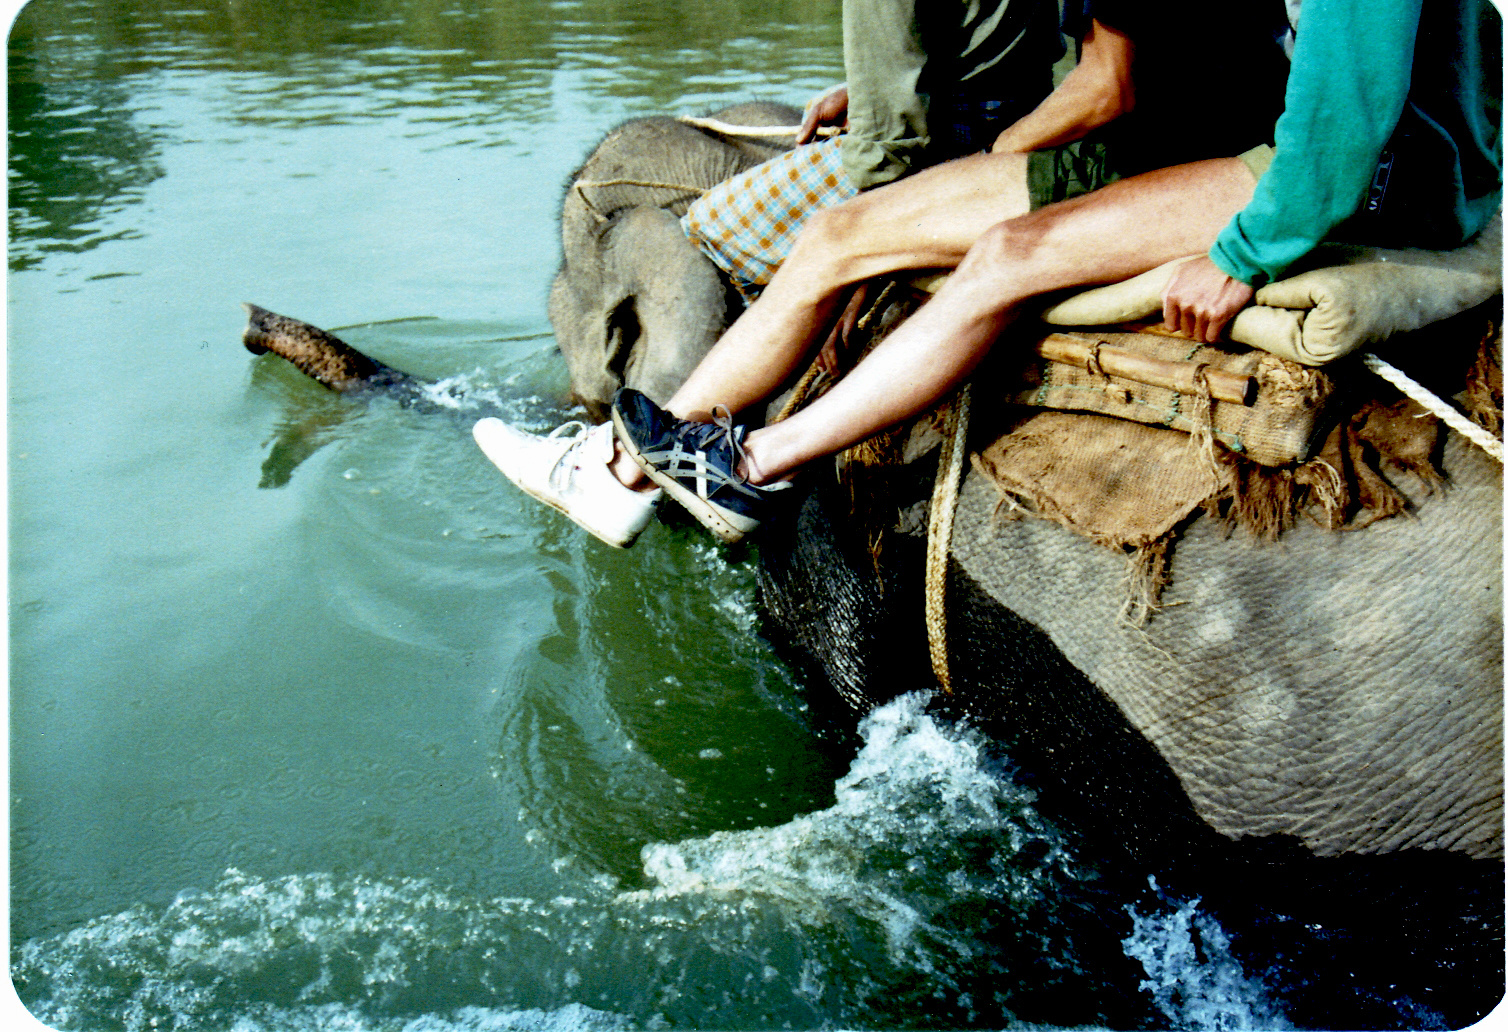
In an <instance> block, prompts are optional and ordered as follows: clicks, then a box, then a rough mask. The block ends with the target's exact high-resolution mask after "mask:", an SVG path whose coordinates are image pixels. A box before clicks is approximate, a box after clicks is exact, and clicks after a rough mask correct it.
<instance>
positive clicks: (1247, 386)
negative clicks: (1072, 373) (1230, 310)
mask: <svg viewBox="0 0 1508 1032" xmlns="http://www.w3.org/2000/svg"><path fill="white" fill-rule="evenodd" d="M1037 354H1039V355H1041V356H1042V357H1043V358H1046V359H1048V360H1050V361H1053V362H1062V363H1063V364H1064V365H1071V366H1077V367H1078V368H1080V369H1088V368H1090V363H1091V362H1092V361H1093V360H1094V359H1095V358H1096V357H1098V359H1099V363H1100V368H1101V369H1102V370H1104V372H1105V374H1106V375H1107V376H1119V377H1121V378H1122V379H1125V380H1134V381H1136V382H1137V383H1144V384H1148V385H1150V386H1152V387H1166V388H1168V389H1169V390H1174V391H1177V392H1178V393H1179V394H1201V393H1203V391H1202V389H1201V388H1200V387H1199V386H1198V384H1197V383H1196V379H1197V374H1198V372H1199V371H1200V369H1201V368H1202V369H1203V370H1204V376H1205V380H1206V382H1207V383H1208V384H1209V391H1210V397H1212V398H1214V399H1215V400H1217V401H1229V402H1234V403H1235V404H1237V405H1250V404H1251V403H1252V402H1253V401H1254V400H1255V399H1256V396H1257V380H1256V377H1254V376H1247V375H1245V374H1243V373H1231V372H1226V371H1225V370H1223V369H1212V368H1210V367H1209V366H1208V365H1205V364H1203V363H1200V362H1179V361H1175V360H1172V359H1164V358H1153V357H1151V356H1150V355H1139V354H1137V353H1136V352H1134V351H1128V350H1126V349H1125V348H1118V347H1115V346H1114V345H1113V344H1098V345H1096V344H1095V343H1093V342H1091V341H1087V340H1084V339H1082V338H1079V337H1070V336H1068V335H1067V334H1063V333H1050V334H1048V335H1047V336H1046V337H1044V338H1043V339H1042V340H1041V341H1040V342H1039V343H1038V344H1037Z"/></svg>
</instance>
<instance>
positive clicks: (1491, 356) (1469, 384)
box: [1461, 318, 1503, 437]
mask: <svg viewBox="0 0 1508 1032" xmlns="http://www.w3.org/2000/svg"><path fill="white" fill-rule="evenodd" d="M1461 400H1462V402H1463V403H1464V404H1465V406H1466V414H1467V415H1468V416H1470V417H1471V419H1472V421H1473V422H1475V423H1476V424H1477V425H1478V426H1480V427H1481V428H1482V429H1484V430H1487V431H1488V432H1490V433H1494V434H1497V435H1498V436H1499V437H1501V436H1502V435H1503V322H1502V319H1501V318H1498V319H1494V320H1492V321H1491V322H1489V323H1488V324H1487V332H1486V333H1484V334H1483V335H1482V341H1481V343H1480V344H1479V345H1478V346H1477V357H1476V361H1475V362H1473V363H1472V367H1471V372H1470V373H1468V374H1467V378H1466V390H1465V392H1464V394H1463V395H1462V399H1461Z"/></svg>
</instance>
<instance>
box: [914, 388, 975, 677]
mask: <svg viewBox="0 0 1508 1032" xmlns="http://www.w3.org/2000/svg"><path fill="white" fill-rule="evenodd" d="M968 436H969V385H968V384H964V386H963V389H962V390H960V391H959V392H958V397H957V398H956V399H955V400H954V402H953V409H952V411H951V412H950V413H949V414H948V426H947V430H946V432H945V434H944V437H943V449H942V455H941V457H940V458H939V461H938V464H937V480H936V482H935V483H934V484H933V486H932V505H931V511H930V513H929V515H928V518H927V571H926V581H925V589H926V613H927V650H928V652H929V653H930V654H931V656H932V673H933V674H934V675H936V677H937V683H938V684H939V685H941V686H942V690H943V691H944V692H952V691H953V680H952V676H951V674H950V673H949V670H948V624H947V606H946V603H947V591H948V548H949V545H951V543H952V540H953V514H954V511H955V510H956V508H957V505H958V485H959V481H960V480H961V479H962V476H963V459H964V453H965V451H966V449H965V448H964V442H965V441H966V440H967V439H968Z"/></svg>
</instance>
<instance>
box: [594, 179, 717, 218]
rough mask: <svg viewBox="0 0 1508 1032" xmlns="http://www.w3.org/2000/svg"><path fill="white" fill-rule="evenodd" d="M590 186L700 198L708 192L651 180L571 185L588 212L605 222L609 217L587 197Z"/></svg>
mask: <svg viewBox="0 0 1508 1032" xmlns="http://www.w3.org/2000/svg"><path fill="white" fill-rule="evenodd" d="M589 186H590V187H594V188H595V187H599V186H642V187H646V188H648V189H651V190H676V191H678V192H680V193H690V194H696V195H697V196H698V197H700V196H701V195H702V194H704V193H706V192H707V187H705V186H688V185H686V184H685V183H656V182H654V181H653V180H650V179H578V180H576V181H575V182H574V183H572V184H571V189H573V190H575V191H576V196H577V197H580V198H581V203H582V204H584V205H586V207H587V210H588V211H590V212H591V213H592V214H593V215H595V216H597V218H599V219H601V220H602V221H603V222H606V221H607V216H606V215H604V214H603V213H602V211H601V209H599V208H598V207H597V206H596V205H595V204H593V203H592V199H591V198H590V197H588V196H587V195H586V188H587V187H589ZM662 207H663V205H662Z"/></svg>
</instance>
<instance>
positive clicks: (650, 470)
mask: <svg viewBox="0 0 1508 1032" xmlns="http://www.w3.org/2000/svg"><path fill="white" fill-rule="evenodd" d="M719 408H721V406H719ZM722 413H723V414H722V415H721V416H718V415H717V410H714V411H713V420H714V421H713V422H711V423H693V422H691V421H690V420H686V419H677V418H676V417H675V416H672V415H671V414H670V413H669V412H666V411H665V410H664V409H662V408H660V406H658V405H656V404H655V403H654V402H652V401H650V400H649V399H648V398H646V397H645V396H644V395H643V394H641V393H640V392H638V391H636V390H634V389H633V388H631V387H624V388H622V389H621V390H619V391H618V393H617V396H616V397H614V398H613V427H614V428H615V429H616V430H617V432H618V441H619V443H620V444H622V445H623V449H624V450H625V451H627V452H628V454H629V455H631V456H632V457H633V460H634V461H635V462H637V463H638V464H639V468H640V469H642V470H643V471H644V473H645V475H646V476H648V477H649V479H650V480H653V481H654V482H655V483H656V484H659V485H660V486H661V487H663V488H664V489H665V493H666V494H668V495H670V497H672V498H674V499H675V500H676V501H678V502H680V503H681V504H682V505H684V506H685V507H686V508H687V510H688V511H690V513H691V515H693V516H695V517H696V518H697V519H698V520H699V521H701V524H702V525H703V526H704V527H706V528H707V529H708V530H710V531H712V533H714V534H716V535H717V536H718V537H720V538H722V539H723V540H724V541H727V542H729V543H732V542H734V541H738V540H740V539H742V538H743V536H744V535H745V534H748V533H750V532H752V531H753V530H755V529H756V528H757V527H758V526H759V524H760V521H761V520H763V519H765V518H766V516H767V515H768V509H769V507H770V504H771V502H772V500H773V498H772V496H773V495H776V494H778V493H779V492H781V491H785V490H788V489H789V488H790V486H791V484H790V481H786V480H782V481H779V482H777V483H774V484H767V485H765V486H764V487H756V486H755V485H753V484H751V483H749V482H748V479H747V478H746V477H743V476H741V475H740V474H739V472H738V466H739V463H740V462H741V461H742V460H743V457H744V446H743V441H744V434H745V433H746V432H747V429H748V428H747V427H744V426H734V425H733V419H732V417H731V416H730V415H729V414H728V411H727V409H722Z"/></svg>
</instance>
